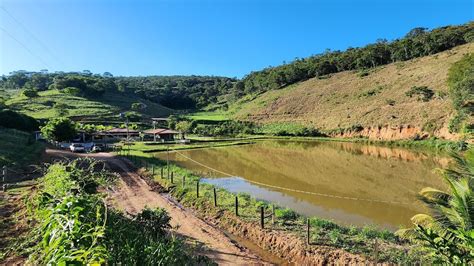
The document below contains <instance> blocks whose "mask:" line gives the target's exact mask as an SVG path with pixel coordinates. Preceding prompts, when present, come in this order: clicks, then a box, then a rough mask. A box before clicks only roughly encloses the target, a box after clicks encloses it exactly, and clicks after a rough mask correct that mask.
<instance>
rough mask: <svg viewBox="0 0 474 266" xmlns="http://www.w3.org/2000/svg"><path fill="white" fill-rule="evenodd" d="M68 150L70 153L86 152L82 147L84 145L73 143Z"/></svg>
mask: <svg viewBox="0 0 474 266" xmlns="http://www.w3.org/2000/svg"><path fill="white" fill-rule="evenodd" d="M69 149H70V150H71V151H72V152H85V151H86V148H85V147H84V145H82V144H80V143H73V144H71V145H70V146H69Z"/></svg>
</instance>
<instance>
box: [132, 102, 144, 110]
mask: <svg viewBox="0 0 474 266" xmlns="http://www.w3.org/2000/svg"><path fill="white" fill-rule="evenodd" d="M131 108H132V110H134V111H139V110H143V109H145V108H146V105H145V104H144V103H132V106H131Z"/></svg>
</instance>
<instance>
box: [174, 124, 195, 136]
mask: <svg viewBox="0 0 474 266" xmlns="http://www.w3.org/2000/svg"><path fill="white" fill-rule="evenodd" d="M191 127H192V123H191V122H190V121H186V120H183V121H179V122H178V123H176V130H178V131H180V132H181V139H185V134H186V133H188V132H189V130H191Z"/></svg>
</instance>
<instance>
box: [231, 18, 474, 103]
mask: <svg viewBox="0 0 474 266" xmlns="http://www.w3.org/2000/svg"><path fill="white" fill-rule="evenodd" d="M472 41H474V22H469V23H466V24H463V25H459V26H446V27H440V28H436V29H433V30H428V29H426V28H414V29H412V30H411V31H410V32H408V33H407V34H406V35H405V36H404V37H403V38H400V39H396V40H393V41H391V42H389V41H387V40H386V39H379V40H377V42H375V43H372V44H368V45H366V46H364V47H360V48H348V49H347V50H346V51H330V50H327V51H326V52H324V53H322V54H318V55H314V56H311V57H307V58H301V59H298V58H297V59H296V60H294V61H293V62H291V63H287V64H283V65H280V66H276V67H268V68H265V69H263V70H261V71H255V72H252V73H250V74H249V75H247V76H245V77H244V78H243V79H242V80H241V81H239V82H238V83H236V85H235V87H234V91H235V93H237V94H238V95H243V94H249V93H255V92H257V93H261V92H265V91H268V90H273V89H279V88H282V87H285V86H288V85H290V84H294V83H297V82H300V81H303V80H307V79H310V78H314V77H320V78H324V77H325V76H327V75H329V74H333V73H337V72H342V71H346V70H361V71H363V70H366V69H370V68H375V67H377V66H381V65H386V64H389V63H393V62H397V61H407V60H410V59H413V58H418V57H423V56H427V55H432V54H435V53H439V52H442V51H445V50H448V49H451V48H453V47H455V46H458V45H462V44H465V43H468V42H472ZM362 75H364V73H362Z"/></svg>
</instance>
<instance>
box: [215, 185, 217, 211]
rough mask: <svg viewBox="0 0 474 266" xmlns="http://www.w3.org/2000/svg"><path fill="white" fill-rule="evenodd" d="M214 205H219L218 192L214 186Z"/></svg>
mask: <svg viewBox="0 0 474 266" xmlns="http://www.w3.org/2000/svg"><path fill="white" fill-rule="evenodd" d="M214 207H217V192H216V188H215V187H214Z"/></svg>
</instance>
